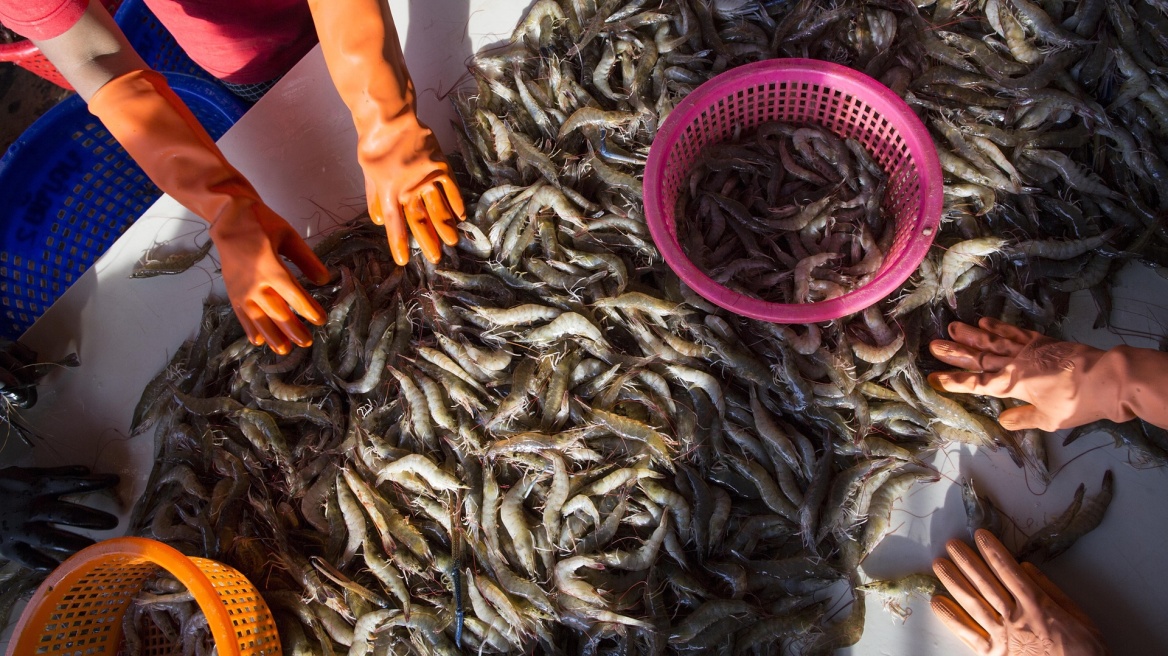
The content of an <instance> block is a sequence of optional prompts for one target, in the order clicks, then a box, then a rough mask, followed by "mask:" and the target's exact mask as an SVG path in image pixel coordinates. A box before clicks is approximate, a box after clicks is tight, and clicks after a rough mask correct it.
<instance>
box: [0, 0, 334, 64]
mask: <svg viewBox="0 0 1168 656" xmlns="http://www.w3.org/2000/svg"><path fill="white" fill-rule="evenodd" d="M88 5H89V0H0V23H3V24H4V26H5V27H7V28H9V29H10V30H12V31H14V32H16V33H17V34H20V35H21V36H23V37H25V38H29V39H36V40H43V39H50V38H52V37H55V36H60V35H61V34H62V33H64V32H65V31H66V30H68V29H69V28H70V27H72V26H73V25H74V24H75V23H76V22H77V20H78V19H80V18H81V15H82V14H83V13H84V12H85V9H86V7H87V6H88ZM146 5H147V6H149V7H150V10H151V11H153V12H154V15H155V16H157V17H158V19H159V20H160V21H162V24H163V25H165V26H166V29H167V30H169V31H170V33H171V34H172V35H174V38H175V40H176V41H178V44H179V45H180V46H182V48H183V50H185V51H186V53H187V54H188V55H190V58H191V59H193V60H194V61H195V63H196V64H198V65H199V66H202V67H203V68H205V69H207V72H209V73H211V74H212V75H214V76H216V77H218V78H219V79H221V80H225V81H227V82H232V83H235V84H252V83H255V82H266V81H268V80H271V79H273V78H275V77H278V76H280V75H282V74H284V73H286V72H287V71H288V69H290V68H292V66H293V65H294V64H295V63H296V62H298V61H300V58H301V57H303V56H304V55H305V54H306V53H307V52H308V51H309V50H311V49H312V47H313V46H314V45H316V28H315V27H314V26H313V24H312V15H311V14H310V13H309V11H308V3H307V2H305V0H146Z"/></svg>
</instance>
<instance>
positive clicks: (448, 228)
mask: <svg viewBox="0 0 1168 656" xmlns="http://www.w3.org/2000/svg"><path fill="white" fill-rule="evenodd" d="M422 202H423V203H425V205H426V212H427V213H428V214H429V216H430V224H431V225H433V226H434V232H436V233H437V234H438V237H439V238H440V239H441V240H442V241H443V242H444V243H446V244H447V245H448V246H454V245H455V244H457V243H458V229H457V228H455V227H454V222H455V218H454V214H452V213H451V211H450V207H449V206H447V204H446V197H445V196H444V195H443V194H442V191H440V189H439V187H438V184H437V181H435V183H434V184H432V185H430V186H428V187H426V188H425V189H423V190H422Z"/></svg>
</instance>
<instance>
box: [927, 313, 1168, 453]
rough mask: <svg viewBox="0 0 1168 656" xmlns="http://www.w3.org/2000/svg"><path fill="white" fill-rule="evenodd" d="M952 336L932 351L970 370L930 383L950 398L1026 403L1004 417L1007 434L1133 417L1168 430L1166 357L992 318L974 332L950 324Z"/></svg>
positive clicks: (936, 375) (937, 376) (939, 376)
mask: <svg viewBox="0 0 1168 656" xmlns="http://www.w3.org/2000/svg"><path fill="white" fill-rule="evenodd" d="M949 335H950V336H951V337H952V338H953V341H951V342H950V341H945V340H935V341H933V342H932V343H931V344H929V351H930V352H932V354H933V355H934V356H935V357H936V358H937V359H938V360H941V361H942V362H944V363H946V364H950V365H953V366H955V367H961V368H963V369H968V370H969V371H951V372H942V373H934V374H932V375H930V376H929V382H930V383H931V384H932V385H933V387H936V388H937V389H941V390H945V391H947V392H961V393H968V394H985V395H988V396H996V397H998V398H1014V399H1018V400H1020V401H1025V402H1026V403H1029V404H1031V405H1023V406H1019V407H1016V408H1010V409H1009V410H1006V411H1005V412H1003V413H1002V414H1001V416H1000V417H999V418H998V421H999V423H1001V424H1002V427H1004V428H1007V429H1010V430H1022V429H1026V428H1040V429H1042V430H1048V431H1052V430H1057V429H1060V428H1073V427H1075V426H1081V425H1083V424H1088V423H1090V422H1093V421H1096V420H1099V419H1110V420H1112V421H1115V422H1124V421H1129V420H1131V419H1135V418H1136V417H1139V418H1140V419H1143V420H1144V421H1147V422H1149V423H1152V424H1155V425H1157V426H1160V427H1162V428H1168V353H1162V352H1160V351H1153V350H1151V349H1138V348H1132V347H1130V346H1118V347H1116V348H1113V349H1110V350H1107V351H1103V350H1100V349H1097V348H1093V347H1091V346H1087V345H1085V344H1077V343H1074V342H1060V341H1056V340H1054V339H1051V338H1049V337H1046V336H1044V335H1042V334H1041V333H1037V332H1034V331H1032V330H1023V329H1021V328H1018V327H1016V326H1011V325H1010V324H1007V323H1003V322H1001V321H997V320H995V319H991V318H989V317H983V318H982V319H981V320H980V321H979V322H978V327H976V328H975V327H973V326H970V325H968V324H964V323H961V322H956V321H955V322H953V323H951V324H949Z"/></svg>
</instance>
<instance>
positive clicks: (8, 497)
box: [0, 466, 118, 570]
mask: <svg viewBox="0 0 1168 656" xmlns="http://www.w3.org/2000/svg"><path fill="white" fill-rule="evenodd" d="M117 483H118V477H117V475H116V474H90V473H89V468H88V467H80V466H77V467H51V468H41V467H31V468H26V467H5V468H4V469H0V495H3V498H4V502H3V503H2V504H0V558H6V559H8V560H15V561H17V562H20V563H21V564H23V565H24V566H25V567H31V568H33V569H42V570H47V569H53V568H54V567H56V566H57V565H59V564H60V563H61V561H62V560H64V559H65V558H67V557H68V556H70V555H72V554H73V552H75V551H77V550H78V549H83V548H85V547H88V546H89V545H91V544H93V540H91V539H89V538H87V537H85V536H82V535H78V534H76V533H72V532H70V531H65V530H62V529H59V528H56V527H54V526H51V524H63V525H65V526H76V527H78V528H92V529H98V530H107V529H111V528H114V527H115V526H117V525H118V518H117V517H114V516H113V515H111V514H109V513H107V512H104V511H101V510H95V509H93V508H89V507H86V506H82V505H80V504H76V503H70V502H68V501H61V500H60V499H58V497H60V496H62V495H66V494H79V493H82V492H92V491H94V490H104V489H106V488H109V487H113V486H114V485H117Z"/></svg>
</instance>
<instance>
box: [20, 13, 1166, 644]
mask: <svg viewBox="0 0 1168 656" xmlns="http://www.w3.org/2000/svg"><path fill="white" fill-rule="evenodd" d="M390 4H391V6H392V8H393V11H394V16H395V19H396V20H397V22H398V29H399V32H400V33H401V34H402V36H403V44H404V48H405V52H406V58H407V61H408V62H409V65H410V70H411V73H412V75H413V78H414V81H415V85H416V87H417V89H418V93H419V114H420V115H421V117H422V119H423V120H424V121H426V122H427V123H428V124H429V125H431V126H432V127H433V128H434V129H435V131H436V132H437V133H438V136H439V140H440V141H441V142H442V143H443V145H444V146H445V147H447V148H452V147H453V145H454V144H453V139H452V132H451V128H450V125H449V121H450V120H452V119H453V118H454V115H453V111H452V110H451V108H450V105H449V101H448V99H447V98H446V94H447V93H448V92H449V91H450V90H451V89H453V88H457V87H458V86H460V85H463V84H465V83H466V82H467V80H466V77H465V63H466V62H467V61H468V60H469V57H471V55H472V53H473V52H474V50H475V49H477V48H479V47H481V46H483V45H486V44H491V43H495V42H498V41H500V40H503V39H506V38H507V37H508V36H509V35H510V32H511V30H512V28H513V27H514V25H515V23H516V21H517V20H518V18H519V16H520V15H521V14H522V12H523V10H524V8H525V5H526V3H511V2H498V1H495V2H491V1H490V0H472V1H470V2H469V3H468V2H467V1H466V0H426V1H425V2H423V1H421V0H415V1H414V2H408V0H392V1H391V3H390ZM219 145H220V147H221V148H222V150H223V151H224V153H226V155H227V156H228V158H229V159H230V161H231V162H232V163H233V164H234V165H235V166H236V167H237V168H239V170H241V171H242V172H243V173H244V174H245V175H246V176H247V177H248V178H249V179H250V180H251V182H252V183H253V184H254V185H255V187H256V189H257V190H258V191H259V192H260V194H261V195H262V197H263V198H264V199H265V201H266V202H267V203H268V204H269V205H270V206H271V207H272V208H273V209H274V210H275V211H277V212H279V213H280V214H281V215H283V216H284V217H285V218H287V219H288V220H289V222H291V223H292V224H293V226H294V227H296V228H297V229H298V230H300V231H301V232H302V234H304V235H305V236H306V237H308V238H309V240H310V242H311V241H312V240H313V238H314V237H317V236H319V235H320V234H321V233H323V232H327V231H328V230H329V229H330V228H331V227H333V226H335V225H337V224H339V223H343V222H346V221H348V220H349V219H352V218H353V217H355V216H356V215H357V214H359V213H360V212H361V211H362V210H363V207H364V203H363V194H364V189H363V186H362V184H361V181H362V175H361V171H360V169H359V167H358V165H357V162H356V159H355V157H354V152H355V147H356V134H355V132H354V130H353V127H352V123H351V120H350V117H349V114H348V111H347V110H346V108H345V106H344V105H343V103H341V101H340V98H339V97H338V96H337V94H336V91H335V90H334V88H333V86H332V83H331V81H330V79H329V77H328V73H327V71H326V69H325V66H324V62H323V59H322V58H321V55H320V52H319V49H317V50H314V51H313V52H311V53H310V54H309V55H308V56H306V57H305V59H304V60H303V61H302V62H300V63H299V64H298V65H297V66H296V67H295V68H294V69H293V70H292V71H291V72H290V73H289V74H288V75H286V76H285V77H284V78H283V79H282V80H281V81H280V83H279V84H278V85H276V87H275V88H273V89H272V91H271V92H269V93H268V95H267V96H265V97H264V98H263V99H262V100H260V102H259V103H257V104H256V105H255V107H253V108H252V109H251V110H250V111H249V112H248V113H247V115H245V116H244V117H243V119H241V120H240V121H239V123H238V124H236V125H235V126H234V127H233V128H232V129H231V130H230V131H229V132H228V133H227V134H226V135H225V136H224V137H223V138H222V139H220V141H219ZM204 227H205V226H204V224H203V222H202V221H201V220H200V219H198V218H197V217H194V216H193V215H191V214H190V213H189V212H187V211H186V210H185V209H183V208H182V207H181V206H179V205H178V204H177V203H176V202H174V201H173V200H172V199H170V198H169V197H163V198H162V199H161V200H159V201H158V203H156V204H155V205H154V206H152V207H151V208H150V209H149V210H147V212H146V213H145V214H144V215H143V217H142V218H141V219H140V220H139V221H137V222H136V223H135V224H134V226H133V227H131V228H130V230H129V231H127V232H126V234H125V235H124V236H123V237H122V238H121V239H119V240H118V242H117V243H116V244H114V246H113V247H112V248H111V249H110V251H109V252H108V253H107V254H106V255H105V256H104V257H103V258H101V259H100V260H99V261H98V262H97V263H96V264H95V265H94V266H93V268H91V269H90V270H89V271H88V272H87V273H86V274H84V275H83V276H82V277H81V278H80V279H79V280H78V282H77V283H75V284H74V286H73V287H72V288H71V289H69V291H68V292H66V293H65V294H64V295H63V296H62V297H61V299H60V300H59V301H58V302H57V303H56V304H55V305H54V306H53V307H52V308H50V309H49V311H48V312H46V313H45V315H44V316H43V317H42V318H41V319H40V321H38V322H37V323H36V324H35V325H34V326H33V327H32V328H31V329H30V330H29V331H28V333H27V334H26V335H25V337H24V340H25V341H26V342H27V343H28V344H29V345H30V346H31V347H33V348H34V349H35V350H37V351H38V352H39V353H40V355H41V357H42V358H43V359H56V358H60V357H63V356H65V355H67V354H69V353H73V352H76V353H78V354H79V355H80V358H81V362H82V364H81V366H80V367H77V368H76V369H70V370H63V371H58V372H55V373H52V374H50V375H49V376H48V377H47V378H46V379H45V381H44V382H43V383H42V385H41V386H40V388H39V393H40V401H39V402H38V403H37V405H36V407H34V408H32V409H31V410H29V411H27V412H25V414H24V417H25V419H26V420H27V421H28V423H29V424H31V425H32V426H33V427H34V428H35V429H36V430H37V431H38V432H39V433H40V435H41V436H42V437H43V439H42V440H41V441H40V442H39V443H38V445H37V447H36V448H35V449H32V450H29V449H27V448H26V447H24V446H23V445H22V444H20V443H19V442H18V441H17V440H16V439H15V438H11V437H10V438H9V439H8V440H7V442H6V443H5V444H3V447H2V449H0V464H3V465H8V464H24V465H43V466H49V465H64V464H85V465H88V466H90V467H92V468H93V469H94V470H95V471H100V472H117V473H119V474H121V475H122V483H121V485H120V486H119V488H118V489H117V493H116V495H113V496H116V500H115V499H114V498H112V497H111V498H105V499H97V500H96V501H94V503H96V504H99V505H103V506H104V507H106V508H107V509H109V510H111V511H113V512H116V513H118V514H119V515H120V516H121V517H122V524H121V526H122V528H121V529H115V530H113V531H109V532H105V533H95V534H94V535H95V537H98V538H105V537H115V536H118V535H121V531H122V530H124V526H125V524H126V519H125V518H126V517H127V516H128V514H129V509H130V508H131V507H132V505H133V500H134V499H136V498H137V497H138V496H139V495H140V494H141V492H142V490H143V488H144V486H145V483H146V479H147V477H148V475H149V472H150V468H151V466H152V462H151V460H152V452H153V451H152V450H153V443H152V436H151V435H149V434H145V435H140V436H137V437H133V438H131V437H128V429H129V424H130V416H131V414H132V412H133V408H134V405H135V404H136V403H137V400H138V397H139V395H140V394H141V390H142V389H143V388H144V387H145V385H146V383H147V382H148V381H149V380H150V379H151V378H152V377H153V376H154V375H155V373H157V372H158V371H159V370H160V369H161V368H162V367H163V366H164V365H165V364H166V362H167V361H168V360H169V359H170V357H171V356H172V355H173V354H174V352H175V350H176V349H177V348H178V346H179V345H180V344H181V343H182V342H183V340H185V339H187V338H188V337H190V336H192V335H194V334H195V332H196V331H197V328H198V322H199V317H200V310H201V307H202V304H203V301H204V299H205V298H206V297H207V296H208V295H209V294H216V295H219V296H222V293H223V292H222V282H221V280H219V278H218V277H217V276H216V275H214V271H215V264H214V263H213V262H211V261H210V260H205V261H204V262H203V263H201V264H200V265H198V266H196V267H195V268H194V269H192V270H190V271H188V272H186V273H184V274H182V275H178V276H163V277H159V278H154V279H147V280H131V279H130V278H129V273H130V271H131V269H132V267H133V265H134V263H135V262H136V261H137V260H138V259H139V257H140V256H141V255H142V253H143V251H145V250H146V249H147V248H149V247H150V246H151V245H152V244H155V243H161V242H164V241H173V243H175V244H181V243H184V242H189V243H198V244H201V243H203V240H205V239H207V235H206V232H205V229H204ZM1165 287H1166V285H1165V281H1164V280H1162V279H1160V278H1159V277H1157V276H1156V275H1155V274H1152V273H1150V272H1149V271H1147V270H1145V269H1141V268H1140V267H1138V266H1129V267H1128V268H1127V269H1124V270H1123V271H1122V272H1121V273H1120V274H1119V284H1118V286H1117V289H1116V293H1115V295H1116V299H1115V313H1114V321H1113V323H1114V326H1115V327H1116V330H1115V331H1105V330H1092V329H1091V328H1090V325H1091V323H1092V322H1093V321H1094V305H1093V304H1092V302H1091V299H1090V298H1089V296H1088V295H1087V294H1085V293H1079V294H1076V295H1075V296H1074V297H1073V298H1072V305H1071V318H1070V319H1069V320H1068V321H1067V323H1066V328H1065V334H1066V336H1067V337H1069V338H1072V339H1076V340H1079V341H1084V342H1087V343H1090V344H1093V345H1095V346H1100V347H1108V346H1113V345H1116V344H1119V343H1122V342H1124V341H1126V342H1127V343H1129V344H1132V345H1135V346H1154V344H1155V340H1154V339H1152V338H1150V337H1149V336H1151V337H1155V336H1158V335H1160V334H1161V333H1162V332H1163V331H1164V328H1163V326H1164V325H1168V308H1164V307H1162V306H1160V305H1157V304H1156V299H1159V298H1163V297H1165V295H1164V294H1163V290H1164V289H1165ZM1118 333H1123V334H1122V335H1121V334H1118ZM1061 437H1062V436H1061V435H1060V436H1048V438H1047V446H1048V449H1049V454H1050V465H1051V470H1052V471H1055V472H1057V475H1056V476H1055V477H1054V479H1053V481H1052V483H1051V484H1050V485H1049V486H1048V487H1043V486H1042V485H1041V484H1040V483H1039V482H1037V481H1033V480H1027V478H1026V477H1025V476H1024V473H1023V471H1022V470H1020V469H1018V468H1017V467H1015V466H1014V464H1013V463H1012V462H1011V461H1010V460H1009V458H1008V457H1007V456H1006V455H1005V454H1004V453H989V452H981V451H974V450H972V449H970V448H968V447H959V448H951V449H949V450H947V451H945V452H942V453H938V454H937V456H936V459H935V464H936V465H937V467H938V468H939V470H940V472H941V474H942V478H941V480H940V482H938V483H935V484H932V485H927V486H922V485H917V486H915V487H913V488H912V489H911V490H910V491H909V493H908V494H907V495H906V496H905V498H904V499H903V500H902V501H901V502H900V503H898V505H897V509H896V510H895V511H894V512H893V515H892V525H893V526H895V527H896V529H895V531H894V533H892V534H891V535H890V536H889V537H888V538H886V539H885V540H884V542H883V543H882V544H881V545H880V546H879V548H878V549H877V550H876V551H875V552H874V553H873V554H872V555H871V556H870V557H869V558H868V560H867V561H866V562H865V563H864V564H863V570H864V572H865V573H866V574H867V575H868V576H869V577H871V578H889V577H895V576H899V575H903V574H907V573H910V572H915V571H924V570H926V569H928V568H929V566H930V563H931V562H932V559H933V558H935V557H936V556H938V555H941V554H942V553H943V552H944V543H945V541H946V540H949V539H952V538H954V537H968V530H967V529H966V521H965V512H964V509H963V507H962V503H961V495H960V490H959V488H958V486H957V485H956V483H955V482H956V481H959V480H961V479H962V478H963V477H972V478H973V479H974V481H976V484H977V487H978V489H979V490H982V491H987V493H988V495H989V496H990V497H992V498H993V500H994V501H995V502H996V503H997V505H998V506H999V507H1001V508H1002V509H1003V510H1004V511H1005V512H1006V513H1007V514H1008V515H1009V517H1010V518H1012V519H1013V521H1015V522H1016V523H1017V525H1018V527H1019V530H1020V531H1024V532H1026V533H1029V532H1032V531H1033V530H1034V529H1035V528H1037V527H1038V526H1041V525H1042V524H1043V523H1045V521H1046V520H1047V519H1048V518H1049V517H1051V516H1053V515H1055V514H1057V513H1058V512H1061V511H1062V509H1063V508H1065V507H1066V506H1067V504H1068V503H1069V502H1070V500H1071V496H1072V494H1073V492H1074V489H1075V488H1076V487H1077V486H1078V485H1079V483H1081V482H1085V483H1086V484H1087V493H1088V494H1092V493H1094V492H1096V491H1097V490H1098V488H1099V485H1100V481H1101V480H1102V477H1103V472H1104V471H1105V470H1107V469H1110V470H1112V471H1113V472H1114V473H1115V499H1114V501H1113V503H1112V505H1111V508H1110V509H1109V511H1108V513H1107V516H1106V518H1105V519H1104V521H1103V524H1102V525H1101V526H1100V527H1099V528H1098V529H1097V530H1096V531H1094V532H1093V533H1091V534H1090V535H1088V536H1087V537H1085V538H1083V539H1082V540H1080V541H1079V542H1078V543H1077V544H1076V545H1075V546H1074V547H1072V548H1071V549H1070V550H1069V551H1068V552H1067V553H1066V554H1064V555H1062V556H1061V557H1059V558H1058V559H1057V560H1055V561H1054V562H1052V563H1049V564H1047V565H1044V566H1043V570H1044V571H1045V572H1046V573H1047V574H1048V575H1049V576H1050V577H1051V578H1052V579H1054V581H1055V582H1056V583H1058V584H1059V585H1061V586H1063V587H1064V589H1065V590H1066V591H1067V592H1068V593H1069V594H1070V596H1071V597H1072V598H1073V599H1075V600H1076V601H1077V602H1078V603H1079V604H1081V605H1082V606H1083V608H1084V609H1085V610H1086V611H1087V613H1088V614H1089V615H1091V616H1092V617H1093V618H1095V620H1096V621H1097V623H1098V624H1099V626H1100V627H1101V628H1102V630H1103V632H1104V634H1105V636H1106V638H1107V642H1108V645H1109V647H1110V648H1111V650H1112V652H1113V653H1115V654H1135V653H1139V654H1144V655H1149V656H1150V655H1154V654H1168V619H1166V616H1165V614H1164V613H1163V612H1162V609H1163V608H1166V607H1168V569H1166V568H1163V567H1160V566H1159V558H1158V556H1157V555H1156V554H1157V553H1159V551H1160V549H1161V545H1163V544H1165V543H1166V542H1168V540H1166V538H1168V503H1164V500H1165V499H1166V498H1168V471H1165V470H1164V469H1146V468H1145V469H1139V468H1136V467H1133V466H1132V464H1130V463H1129V462H1128V459H1127V451H1126V450H1123V449H1114V448H1112V447H1111V446H1110V440H1108V439H1107V438H1105V437H1104V436H1101V435H1094V436H1088V437H1086V438H1083V439H1081V440H1079V441H1078V442H1076V443H1074V444H1072V445H1071V446H1070V447H1067V448H1064V447H1062V446H1061V442H1062V439H1061ZM1020 535H1021V534H1019V533H1016V534H1015V537H1019V536H1020ZM908 608H909V609H910V610H911V611H912V614H911V615H910V616H909V617H908V619H907V621H906V622H904V623H903V624H902V623H901V622H900V620H896V619H894V618H893V617H892V616H890V615H889V614H887V613H885V612H884V611H882V610H881V608H880V604H879V602H876V601H874V600H870V602H869V604H868V614H867V620H866V629H865V632H864V637H863V639H862V640H861V642H860V643H859V644H858V645H856V646H855V647H853V648H852V649H850V650H848V651H847V652H843V653H850V654H854V655H864V656H868V655H873V656H874V655H878V654H879V655H885V654H887V655H896V656H924V655H929V654H945V655H956V654H963V653H969V652H968V650H967V649H966V648H965V647H964V646H962V645H961V644H960V643H959V642H957V641H956V640H955V639H954V638H953V637H952V636H950V635H949V634H948V633H947V632H946V631H945V629H944V628H943V627H942V626H941V625H940V624H939V622H937V620H935V619H934V618H933V616H932V614H931V613H930V612H929V610H928V604H927V603H926V602H922V601H913V602H911V603H910V604H909V606H908ZM841 612H847V611H846V610H844V611H841ZM3 646H5V647H6V641H4V642H3Z"/></svg>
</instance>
